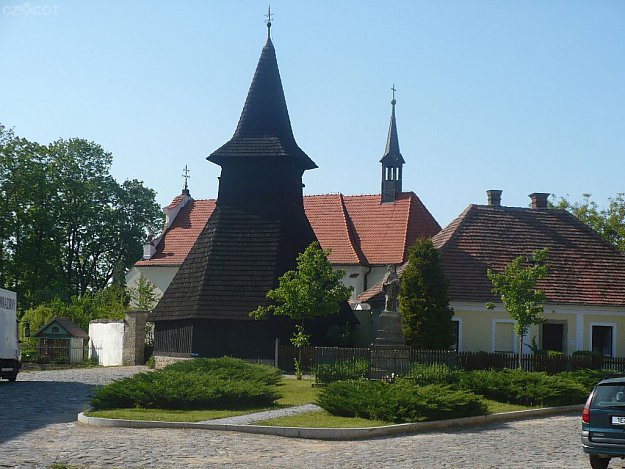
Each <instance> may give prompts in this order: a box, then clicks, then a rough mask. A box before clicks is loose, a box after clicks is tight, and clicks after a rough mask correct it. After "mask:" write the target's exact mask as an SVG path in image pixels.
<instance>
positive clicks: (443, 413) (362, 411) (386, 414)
mask: <svg viewBox="0 0 625 469" xmlns="http://www.w3.org/2000/svg"><path fill="white" fill-rule="evenodd" d="M317 403H318V404H319V405H320V406H321V407H322V408H324V409H325V410H327V411H328V412H330V413H331V414H333V415H340V416H346V417H361V418H366V419H371V420H373V419H376V420H384V421H388V422H395V423H402V422H419V421H423V420H441V419H447V418H458V417H470V416H474V415H483V414H485V413H486V410H487V408H486V404H485V403H484V401H483V400H482V399H481V398H480V397H479V396H476V395H475V394H473V393H472V392H469V391H465V390H458V389H453V388H451V387H450V386H445V385H439V384H433V385H428V386H415V385H414V384H412V383H410V382H409V381H408V380H405V379H399V380H397V381H396V382H395V383H387V382H384V381H366V380H360V381H338V382H335V383H331V384H329V385H328V386H327V387H326V388H324V389H322V391H321V393H320V395H319V397H318V399H317Z"/></svg>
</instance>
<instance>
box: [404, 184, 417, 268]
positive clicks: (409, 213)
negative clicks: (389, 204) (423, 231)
mask: <svg viewBox="0 0 625 469" xmlns="http://www.w3.org/2000/svg"><path fill="white" fill-rule="evenodd" d="M415 197H416V194H415V193H414V192H412V193H411V194H410V196H409V197H408V216H407V217H406V223H405V224H404V230H403V231H404V256H403V259H402V260H405V259H408V250H409V249H410V246H408V231H409V228H410V218H411V216H412V209H413V207H414V205H413V201H414V198H415Z"/></svg>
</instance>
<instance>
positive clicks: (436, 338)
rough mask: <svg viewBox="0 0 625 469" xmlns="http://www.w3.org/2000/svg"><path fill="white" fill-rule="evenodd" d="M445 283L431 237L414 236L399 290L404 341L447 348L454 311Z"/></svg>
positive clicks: (451, 330) (414, 344)
mask: <svg viewBox="0 0 625 469" xmlns="http://www.w3.org/2000/svg"><path fill="white" fill-rule="evenodd" d="M447 287H448V282H447V279H446V278H445V274H444V273H443V269H442V265H441V258H440V255H439V253H438V251H437V250H436V248H434V245H433V244H432V240H430V239H419V240H417V242H416V243H415V244H414V245H413V246H412V247H411V248H410V251H409V254H408V265H407V266H406V269H405V270H404V273H403V274H402V281H401V290H400V293H399V311H400V313H401V315H402V320H403V329H404V338H405V339H406V344H407V345H411V346H413V347H419V348H422V349H446V348H449V346H450V345H452V343H453V333H454V328H453V322H452V320H451V318H452V317H453V314H454V311H453V309H452V308H450V307H449V295H448V294H447Z"/></svg>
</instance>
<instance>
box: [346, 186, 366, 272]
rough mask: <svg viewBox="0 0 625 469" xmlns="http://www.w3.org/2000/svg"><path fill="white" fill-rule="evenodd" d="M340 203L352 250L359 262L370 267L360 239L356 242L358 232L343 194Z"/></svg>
mask: <svg viewBox="0 0 625 469" xmlns="http://www.w3.org/2000/svg"><path fill="white" fill-rule="evenodd" d="M339 201H340V203H341V212H342V213H343V221H344V222H345V227H346V228H347V238H348V239H349V244H350V246H351V248H352V250H353V251H354V254H355V255H356V258H357V259H358V262H359V263H361V264H364V265H369V260H368V259H367V256H365V253H364V252H362V249H361V247H360V238H358V241H357V242H356V240H355V238H356V236H355V233H356V230H355V229H354V223H353V222H352V219H351V217H350V216H349V212H348V211H347V207H346V206H345V200H344V198H343V194H341V193H339Z"/></svg>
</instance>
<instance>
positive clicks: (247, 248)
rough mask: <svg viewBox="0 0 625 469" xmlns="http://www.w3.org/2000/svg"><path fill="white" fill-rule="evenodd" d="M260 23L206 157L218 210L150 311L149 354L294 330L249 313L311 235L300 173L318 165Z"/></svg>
mask: <svg viewBox="0 0 625 469" xmlns="http://www.w3.org/2000/svg"><path fill="white" fill-rule="evenodd" d="M267 26H268V37H267V42H266V44H265V47H264V48H263V50H262V53H261V56H260V60H259V61H258V66H257V67H256V73H255V74H254V78H253V80H252V85H251V87H250V89H249V93H248V95H247V99H246V101H245V106H244V107H243V112H242V113H241V117H240V119H239V124H238V126H237V128H236V131H235V133H234V135H233V137H232V138H231V139H230V141H228V142H227V143H226V144H225V145H223V146H222V147H220V148H219V149H218V150H216V151H215V152H213V153H212V154H211V155H210V156H209V157H208V158H207V159H208V160H209V161H210V162H212V163H215V164H218V165H219V166H221V176H220V178H219V195H218V198H217V205H216V208H215V211H214V212H213V214H212V216H211V217H210V219H209V220H208V222H207V224H206V226H205V228H204V230H203V231H202V233H201V234H200V236H199V238H198V239H197V241H196V243H195V245H194V246H193V248H192V249H191V251H190V252H189V255H188V256H187V258H186V259H185V261H184V262H183V264H182V265H181V267H180V270H179V271H178V273H177V274H176V276H175V277H174V279H173V280H172V282H171V284H170V285H169V288H168V289H167V291H166V293H165V294H164V295H163V297H162V298H161V300H160V302H159V303H158V305H157V307H156V308H155V310H154V312H153V313H152V315H151V318H150V319H151V320H152V321H154V322H155V353H156V354H161V355H172V354H175V355H178V354H181V355H186V356H188V355H190V354H191V355H196V354H197V355H199V356H221V355H224V354H228V355H233V356H240V357H248V358H257V357H271V356H272V354H273V343H274V338H276V337H280V338H281V340H283V341H284V343H288V342H287V341H288V337H289V336H290V334H291V332H292V327H293V325H292V323H291V322H290V321H288V320H285V319H284V318H269V319H266V320H261V321H256V320H253V319H251V318H250V317H249V313H250V312H251V311H253V310H254V309H256V308H257V307H258V305H266V304H267V303H268V301H267V299H266V296H265V295H266V292H267V291H268V290H269V289H271V288H274V287H276V286H277V284H278V281H277V279H278V277H279V276H281V275H282V274H283V273H284V272H286V271H287V270H290V269H293V268H294V267H295V266H296V258H297V255H298V254H299V253H300V252H302V251H303V250H304V249H305V248H306V246H308V245H309V244H310V243H311V242H313V241H315V240H316V237H315V234H314V232H313V230H312V228H311V226H310V223H309V222H308V219H307V217H306V214H305V212H304V206H303V195H302V187H303V185H302V175H303V173H304V171H306V170H307V169H313V168H316V167H317V166H316V165H315V163H314V162H313V161H312V160H311V159H310V158H309V157H308V156H307V155H306V154H305V153H304V152H303V151H302V150H301V149H300V148H299V146H298V145H297V143H296V142H295V138H294V137H293V131H292V129H291V122H290V119H289V113H288V110H287V106H286V101H285V98H284V92H283V89H282V82H281V80H280V73H279V71H278V63H277V60H276V54H275V50H274V47H273V44H272V41H271V37H270V34H269V32H270V29H269V28H270V27H271V23H270V21H267ZM348 311H349V312H351V310H350V309H349V307H348Z"/></svg>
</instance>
